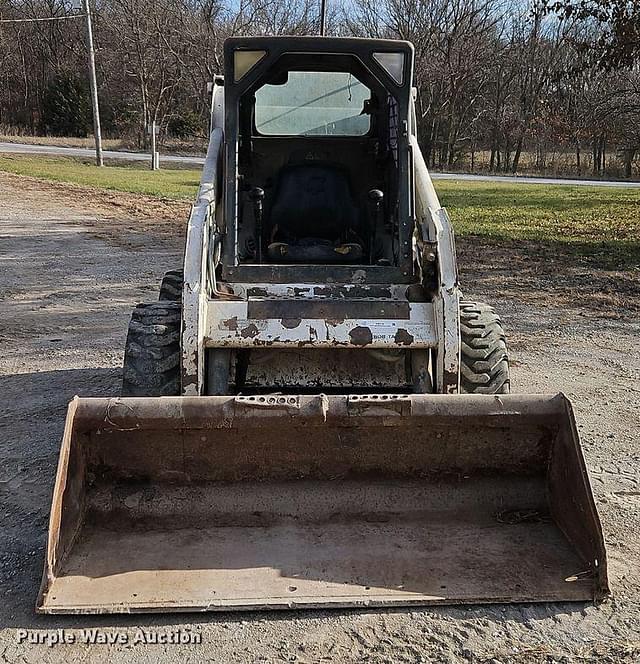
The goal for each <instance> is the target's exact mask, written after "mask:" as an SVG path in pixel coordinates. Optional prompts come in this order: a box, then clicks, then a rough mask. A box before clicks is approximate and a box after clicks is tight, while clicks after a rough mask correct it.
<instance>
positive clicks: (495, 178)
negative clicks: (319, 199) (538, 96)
mask: <svg viewBox="0 0 640 664" xmlns="http://www.w3.org/2000/svg"><path fill="white" fill-rule="evenodd" d="M1 152H12V153H19V154H49V155H64V156H67V157H93V156H94V154H95V151H94V150H91V149H89V148H61V147H58V146H55V145H29V144H26V143H2V142H0V153H1ZM103 154H104V158H105V159H126V160H127V161H151V155H150V154H148V153H145V152H124V151H120V150H118V151H116V150H104V151H103ZM162 162H165V163H166V162H171V163H182V164H196V165H201V164H204V157H188V156H185V155H166V154H162V155H161V156H160V163H162ZM431 177H432V178H433V179H434V180H469V181H476V182H507V183H511V184H564V185H577V186H582V187H585V186H586V187H588V186H594V185H597V186H599V187H632V188H639V187H640V182H622V181H609V180H606V181H605V180H571V179H568V178H536V177H513V176H509V175H469V174H464V173H431Z"/></svg>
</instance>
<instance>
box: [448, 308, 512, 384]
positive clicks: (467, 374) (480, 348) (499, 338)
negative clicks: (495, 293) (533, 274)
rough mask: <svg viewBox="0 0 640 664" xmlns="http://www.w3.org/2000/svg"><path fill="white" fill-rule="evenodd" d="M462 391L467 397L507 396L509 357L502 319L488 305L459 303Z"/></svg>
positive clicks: (509, 382)
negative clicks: (476, 395)
mask: <svg viewBox="0 0 640 664" xmlns="http://www.w3.org/2000/svg"><path fill="white" fill-rule="evenodd" d="M460 337H461V341H462V346H461V357H460V360H461V361H460V387H461V390H462V392H464V393H466V394H508V392H509V390H510V385H511V381H510V378H509V355H508V352H507V342H506V336H505V334H504V330H503V329H502V322H501V321H500V317H499V316H498V315H497V314H496V312H495V311H494V310H493V307H490V306H489V305H488V304H482V303H479V302H465V301H462V302H461V303H460Z"/></svg>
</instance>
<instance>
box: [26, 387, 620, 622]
mask: <svg viewBox="0 0 640 664" xmlns="http://www.w3.org/2000/svg"><path fill="white" fill-rule="evenodd" d="M607 592H608V588H607V574H606V560H605V549H604V543H603V539H602V532H601V527H600V523H599V520H598V515H597V512H596V509H595V505H594V501H593V497H592V493H591V488H590V486H589V480H588V476H587V472H586V469H585V464H584V460H583V457H582V453H581V450H580V446H579V442H578V436H577V433H576V427H575V424H574V418H573V414H572V411H571V406H570V404H569V402H568V400H567V399H566V398H565V397H564V396H563V395H557V396H531V395H527V396H517V395H510V396H509V395H504V396H500V397H497V396H495V397H494V396H483V395H469V396H463V395H452V396H447V395H435V396H433V395H409V396H407V395H388V394H385V395H381V394H378V395H349V396H325V395H317V396H291V395H278V396H246V397H242V396H239V397H232V396H231V397H195V398H190V397H175V398H174V397H166V398H140V399H124V398H123V399H84V398H83V399H79V398H76V399H75V400H74V401H73V402H72V403H71V404H70V406H69V413H68V417H67V423H66V429H65V433H64V440H63V443H62V451H61V456H60V463H59V467H58V474H57V479H56V486H55V491H54V497H53V507H52V512H51V523H50V531H49V540H48V551H47V560H46V564H45V572H44V578H43V583H42V589H41V592H40V596H39V599H38V605H37V606H38V610H39V611H41V612H44V613H104V612H108V613H121V612H144V611H148V612H149V611H217V610H239V609H289V608H306V607H373V606H404V605H421V604H440V603H441V604H458V603H480V602H482V603H484V602H536V601H585V600H593V599H598V598H601V597H603V596H604V595H605V594H606V593H607Z"/></svg>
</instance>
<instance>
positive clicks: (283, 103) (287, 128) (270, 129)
mask: <svg viewBox="0 0 640 664" xmlns="http://www.w3.org/2000/svg"><path fill="white" fill-rule="evenodd" d="M255 99H256V102H255V125H256V129H257V131H258V132H259V133H260V134H264V135H267V136H322V135H327V136H364V135H365V134H367V133H368V132H369V129H370V126H371V119H370V116H369V114H367V113H365V101H367V100H369V99H371V90H370V89H369V88H367V87H366V86H365V85H363V84H362V83H361V82H360V81H359V80H358V79H357V78H356V77H355V76H354V75H353V74H350V73H348V72H318V71H290V72H288V75H287V78H286V81H285V82H283V83H282V84H279V85H275V84H266V85H263V86H262V87H261V88H260V89H259V90H258V91H257V92H256V94H255Z"/></svg>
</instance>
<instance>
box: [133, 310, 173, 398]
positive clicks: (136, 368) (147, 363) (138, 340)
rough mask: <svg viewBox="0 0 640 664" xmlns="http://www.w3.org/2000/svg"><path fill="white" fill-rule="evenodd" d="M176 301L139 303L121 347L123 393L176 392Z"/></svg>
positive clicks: (154, 393) (136, 394)
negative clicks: (123, 344)
mask: <svg viewBox="0 0 640 664" xmlns="http://www.w3.org/2000/svg"><path fill="white" fill-rule="evenodd" d="M181 319H182V305H181V303H180V302H167V301H162V302H153V303H151V304H139V305H138V306H137V307H136V308H135V309H134V310H133V314H132V315H131V321H130V323H129V333H128V334H127V343H126V346H125V350H124V368H123V375H122V396H123V397H167V396H179V395H180V324H181Z"/></svg>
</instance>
